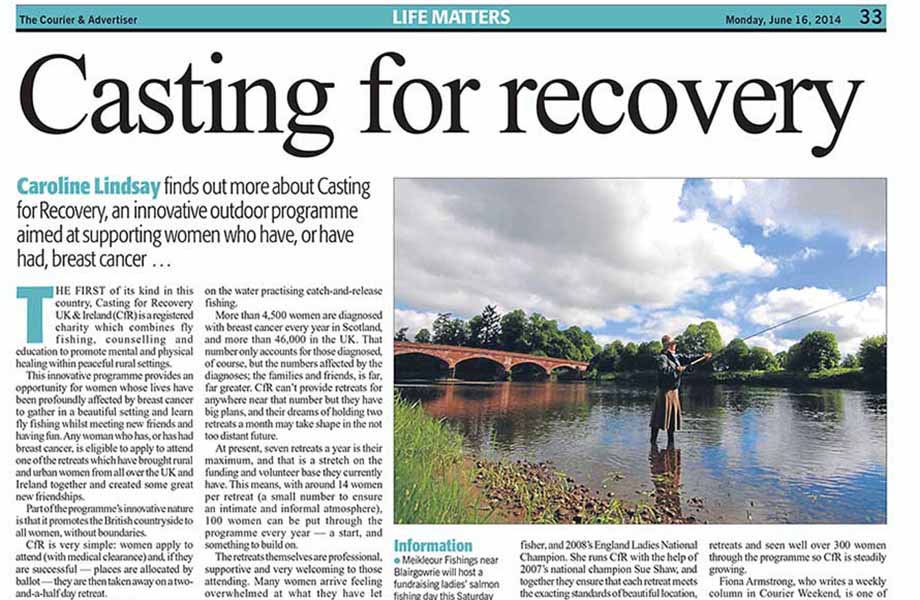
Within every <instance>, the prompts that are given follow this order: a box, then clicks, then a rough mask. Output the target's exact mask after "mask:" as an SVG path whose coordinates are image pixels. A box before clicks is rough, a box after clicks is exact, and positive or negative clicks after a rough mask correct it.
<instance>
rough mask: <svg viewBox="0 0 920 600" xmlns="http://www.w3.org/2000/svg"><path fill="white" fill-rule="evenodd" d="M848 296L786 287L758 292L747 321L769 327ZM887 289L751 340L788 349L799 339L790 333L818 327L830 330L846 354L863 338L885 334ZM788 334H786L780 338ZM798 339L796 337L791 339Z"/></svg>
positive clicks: (857, 347) (856, 348)
mask: <svg viewBox="0 0 920 600" xmlns="http://www.w3.org/2000/svg"><path fill="white" fill-rule="evenodd" d="M845 299H846V298H845V297H844V296H842V295H841V294H839V293H837V292H835V291H833V290H828V289H822V288H814V287H806V288H784V289H774V290H771V291H769V292H766V293H764V294H758V295H757V296H756V297H755V298H754V301H753V303H752V306H751V308H750V310H749V311H748V320H750V321H751V322H752V323H756V324H758V325H763V326H765V327H766V326H770V325H774V324H777V323H781V322H783V321H786V320H789V319H792V318H795V317H797V316H799V315H803V314H807V313H809V312H811V311H814V310H817V309H819V308H824V307H825V306H830V305H833V304H836V303H839V302H843V301H844V300H845ZM885 299H886V288H885V287H877V288H875V290H874V291H873V292H872V293H871V294H870V295H869V296H867V297H866V298H864V299H862V300H854V301H852V302H847V303H845V304H839V305H838V306H834V307H833V308H829V309H828V310H825V311H822V312H820V313H818V314H816V315H812V316H810V317H807V318H805V319H802V320H801V321H797V322H795V323H793V324H790V325H789V326H787V327H784V328H781V329H779V330H775V331H773V332H769V333H767V334H765V335H764V336H761V337H759V338H755V339H753V340H750V341H749V342H748V344H749V345H762V346H766V347H767V348H770V349H771V350H773V349H774V348H778V349H782V350H785V349H786V348H788V347H789V346H791V345H792V344H793V343H794V342H796V341H797V340H798V337H801V336H798V337H795V336H791V335H790V333H791V332H796V335H798V333H807V332H808V331H813V330H816V329H821V330H824V331H830V332H831V333H833V334H834V335H836V337H837V343H838V344H839V346H840V351H841V352H842V353H844V354H847V353H852V352H856V351H857V350H859V343H860V342H861V341H862V339H863V338H865V337H868V336H871V335H879V334H882V333H885ZM779 336H786V337H779ZM792 338H795V339H792Z"/></svg>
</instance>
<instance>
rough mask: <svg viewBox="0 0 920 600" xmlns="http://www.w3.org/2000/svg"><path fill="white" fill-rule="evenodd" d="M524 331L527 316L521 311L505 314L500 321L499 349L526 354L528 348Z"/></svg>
mask: <svg viewBox="0 0 920 600" xmlns="http://www.w3.org/2000/svg"><path fill="white" fill-rule="evenodd" d="M526 329H527V315H526V313H524V311H523V310H521V309H517V310H513V311H511V312H509V313H505V315H504V316H502V320H501V349H502V350H507V351H508V352H528V351H529V350H530V348H529V346H528V344H527V339H526V337H525V330H526Z"/></svg>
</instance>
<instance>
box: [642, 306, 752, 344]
mask: <svg viewBox="0 0 920 600" xmlns="http://www.w3.org/2000/svg"><path fill="white" fill-rule="evenodd" d="M702 321H713V322H714V323H715V324H716V327H718V328H719V334H720V335H721V336H722V342H723V343H725V344H727V343H728V342H730V341H731V340H733V339H734V338H736V337H738V332H739V329H738V326H737V325H735V324H734V323H733V322H731V321H727V320H725V319H720V318H718V317H712V316H708V315H705V314H704V313H701V312H699V311H694V310H677V311H656V312H653V313H651V314H649V315H647V316H646V317H645V318H643V319H642V320H641V321H639V323H638V324H637V325H636V326H635V327H633V328H632V329H630V332H632V333H634V334H635V335H636V337H638V338H639V339H642V340H657V339H660V338H661V336H662V335H664V334H668V335H671V336H678V335H680V334H681V333H683V332H684V329H686V328H687V325H690V324H698V323H701V322H702Z"/></svg>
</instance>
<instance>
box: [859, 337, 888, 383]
mask: <svg viewBox="0 0 920 600" xmlns="http://www.w3.org/2000/svg"><path fill="white" fill-rule="evenodd" d="M859 362H860V363H861V364H862V369H863V373H865V374H866V375H868V376H870V377H874V378H882V379H883V378H884V377H885V376H886V375H887V373H888V336H887V335H876V336H872V337H867V338H866V339H864V340H863V341H862V343H860V344H859Z"/></svg>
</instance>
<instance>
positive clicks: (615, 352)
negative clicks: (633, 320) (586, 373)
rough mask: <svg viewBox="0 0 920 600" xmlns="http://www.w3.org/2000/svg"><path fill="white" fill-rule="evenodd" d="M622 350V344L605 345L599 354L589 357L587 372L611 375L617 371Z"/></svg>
mask: <svg viewBox="0 0 920 600" xmlns="http://www.w3.org/2000/svg"><path fill="white" fill-rule="evenodd" d="M622 348H623V344H622V342H619V341H617V342H613V343H610V344H607V345H606V346H604V348H603V349H602V350H601V351H600V352H598V353H597V354H595V355H594V356H593V357H591V364H590V365H589V366H588V370H590V371H596V372H598V373H613V372H614V371H616V370H617V365H618V363H619V359H620V350H621V349H622Z"/></svg>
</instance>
